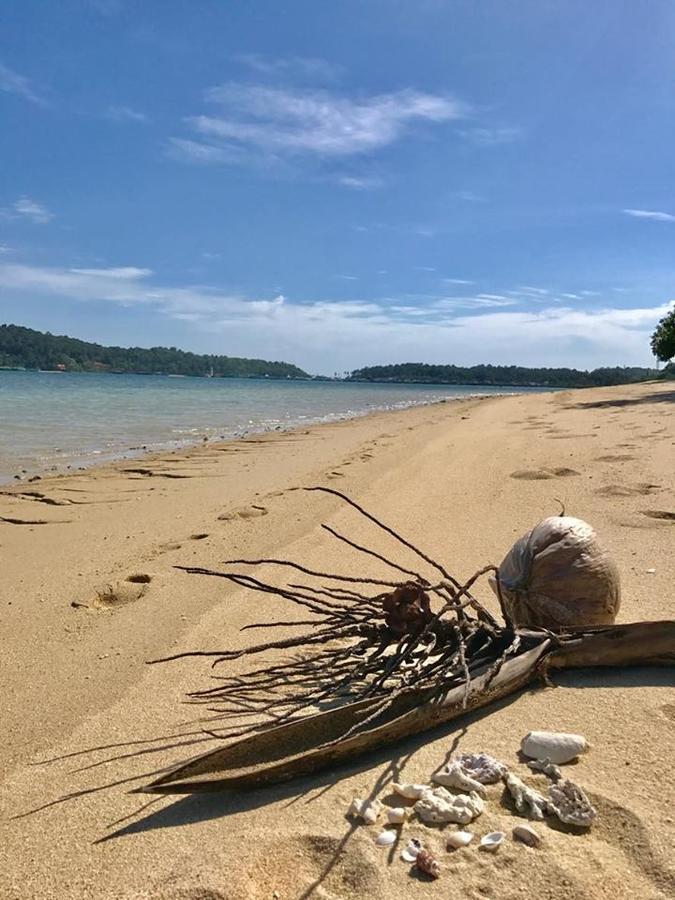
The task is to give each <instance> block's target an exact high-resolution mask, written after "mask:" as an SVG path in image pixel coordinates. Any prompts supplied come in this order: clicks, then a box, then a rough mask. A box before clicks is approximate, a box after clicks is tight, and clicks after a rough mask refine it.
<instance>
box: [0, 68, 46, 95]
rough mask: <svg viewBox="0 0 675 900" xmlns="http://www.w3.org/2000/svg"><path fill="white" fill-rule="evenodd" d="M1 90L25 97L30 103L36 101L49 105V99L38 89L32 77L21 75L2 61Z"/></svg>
mask: <svg viewBox="0 0 675 900" xmlns="http://www.w3.org/2000/svg"><path fill="white" fill-rule="evenodd" d="M0 91H4V92H5V93H7V94H15V95H16V96H17V97H23V99H24V100H28V101H29V102H30V103H35V104H36V105H38V106H46V105H47V101H46V100H45V98H44V97H43V96H42V95H41V94H40V93H39V92H38V91H37V89H36V88H35V86H34V84H33V82H32V81H31V80H30V78H26V77H25V75H20V74H19V73H18V72H15V71H14V70H13V69H10V68H9V66H5V65H3V64H2V63H0Z"/></svg>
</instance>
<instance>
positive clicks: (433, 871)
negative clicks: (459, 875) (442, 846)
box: [415, 848, 441, 878]
mask: <svg viewBox="0 0 675 900" xmlns="http://www.w3.org/2000/svg"><path fill="white" fill-rule="evenodd" d="M415 865H416V866H417V868H418V869H419V870H420V872H424V874H425V875H429V877H430V878H438V877H439V876H440V874H441V864H440V863H439V861H438V860H437V859H436V857H435V856H434V855H433V853H431V851H430V850H425V849H424V848H422V849H421V850H420V852H419V853H418V854H417V858H416V859H415Z"/></svg>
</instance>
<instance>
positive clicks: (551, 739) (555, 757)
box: [520, 731, 588, 765]
mask: <svg viewBox="0 0 675 900" xmlns="http://www.w3.org/2000/svg"><path fill="white" fill-rule="evenodd" d="M520 749H521V750H522V751H523V753H524V754H525V756H529V757H531V758H532V759H548V760H549V761H550V762H552V763H555V764H556V765H561V764H563V763H567V762H571V761H572V760H573V759H576V758H577V756H579V754H580V753H585V752H586V751H587V750H588V743H587V741H586V738H585V737H583V736H582V735H580V734H566V733H564V732H562V731H530V732H529V733H528V734H526V735H525V737H524V738H523V739H522V741H521V742H520Z"/></svg>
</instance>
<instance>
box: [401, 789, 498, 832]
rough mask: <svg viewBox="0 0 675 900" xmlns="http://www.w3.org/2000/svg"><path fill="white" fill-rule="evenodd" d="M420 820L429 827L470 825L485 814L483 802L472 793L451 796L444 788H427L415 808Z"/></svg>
mask: <svg viewBox="0 0 675 900" xmlns="http://www.w3.org/2000/svg"><path fill="white" fill-rule="evenodd" d="M413 808H414V810H415V812H416V813H417V815H418V816H419V817H420V819H421V820H422V821H423V822H425V823H426V824H427V825H442V824H445V823H446V822H457V824H458V825H468V824H469V822H471V821H472V819H475V818H476V816H479V815H480V814H481V813H482V812H483V808H484V807H483V801H482V799H481V798H480V796H479V795H478V794H477V793H476V792H475V791H471V793H470V794H451V793H450V792H449V791H446V789H445V788H443V787H438V788H434V789H433V790H431V789H429V788H427V790H426V792H425V793H424V794H423V796H422V797H421V798H420V799H419V800H418V801H417V803H416V804H415V806H414V807H413Z"/></svg>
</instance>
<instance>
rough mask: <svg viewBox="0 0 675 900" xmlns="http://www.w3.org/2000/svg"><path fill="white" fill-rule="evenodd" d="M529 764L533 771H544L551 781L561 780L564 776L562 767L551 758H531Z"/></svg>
mask: <svg viewBox="0 0 675 900" xmlns="http://www.w3.org/2000/svg"><path fill="white" fill-rule="evenodd" d="M527 765H528V766H529V767H530V769H532V771H533V772H543V773H544V775H546V777H547V778H550V779H551V781H560V779H561V778H562V772H561V771H560V768H559V767H558V766H556V765H554V764H553V763H552V762H551V760H550V759H531V760H529V761H528V763H527Z"/></svg>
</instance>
